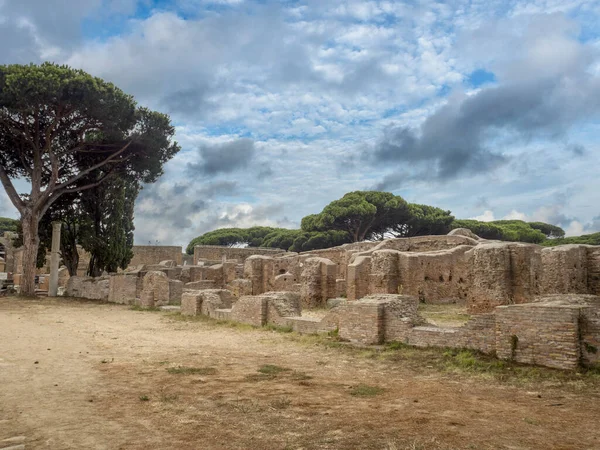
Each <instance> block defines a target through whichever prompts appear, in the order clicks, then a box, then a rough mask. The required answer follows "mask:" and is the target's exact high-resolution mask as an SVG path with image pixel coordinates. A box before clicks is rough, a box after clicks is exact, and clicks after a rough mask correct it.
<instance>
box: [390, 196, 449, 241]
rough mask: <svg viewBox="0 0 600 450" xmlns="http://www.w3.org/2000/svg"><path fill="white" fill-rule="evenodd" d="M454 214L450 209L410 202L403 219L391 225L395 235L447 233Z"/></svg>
mask: <svg viewBox="0 0 600 450" xmlns="http://www.w3.org/2000/svg"><path fill="white" fill-rule="evenodd" d="M453 221H454V216H453V215H452V214H451V213H450V211H445V210H443V209H441V208H436V207H435V206H429V205H418V204H416V203H410V204H409V205H408V214H407V215H406V217H405V220H404V221H402V222H398V223H396V224H394V225H392V226H391V229H390V231H391V232H392V234H393V235H394V236H395V237H413V236H428V235H436V234H448V232H450V230H451V229H452V222H453Z"/></svg>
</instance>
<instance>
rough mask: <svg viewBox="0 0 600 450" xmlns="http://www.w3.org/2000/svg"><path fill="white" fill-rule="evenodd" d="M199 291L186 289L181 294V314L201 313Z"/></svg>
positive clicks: (194, 314) (192, 314)
mask: <svg viewBox="0 0 600 450" xmlns="http://www.w3.org/2000/svg"><path fill="white" fill-rule="evenodd" d="M201 307H202V294H201V291H186V292H184V293H183V294H182V295H181V314H182V315H183V316H197V315H200V314H201Z"/></svg>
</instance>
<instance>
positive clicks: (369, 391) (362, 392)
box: [350, 384, 385, 397]
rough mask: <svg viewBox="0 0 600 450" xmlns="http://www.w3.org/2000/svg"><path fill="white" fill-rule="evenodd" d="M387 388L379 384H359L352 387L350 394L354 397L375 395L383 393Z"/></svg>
mask: <svg viewBox="0 0 600 450" xmlns="http://www.w3.org/2000/svg"><path fill="white" fill-rule="evenodd" d="M384 391H385V390H384V389H383V388H380V387H378V386H369V385H368V384H359V385H357V386H354V387H353V388H352V389H350V395H352V396H354V397H374V396H376V395H379V394H383V392H384Z"/></svg>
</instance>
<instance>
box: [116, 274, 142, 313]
mask: <svg viewBox="0 0 600 450" xmlns="http://www.w3.org/2000/svg"><path fill="white" fill-rule="evenodd" d="M141 280H142V278H141V277H140V276H139V274H138V273H134V274H118V275H112V276H111V277H110V281H109V293H108V301H109V302H111V303H120V304H125V305H133V304H134V303H135V301H136V299H137V298H138V297H139V293H140V291H141V289H140V287H141V282H140V281H141Z"/></svg>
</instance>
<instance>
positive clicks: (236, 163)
mask: <svg viewBox="0 0 600 450" xmlns="http://www.w3.org/2000/svg"><path fill="white" fill-rule="evenodd" d="M198 154H199V156H200V159H201V160H200V162H195V163H188V165H187V170H188V172H189V173H191V174H194V173H200V174H204V175H216V174H219V173H231V172H235V171H236V170H239V169H243V168H245V167H248V165H249V164H250V163H251V162H252V161H253V159H254V157H255V154H256V148H255V147H254V141H253V140H252V139H237V140H235V141H230V142H226V143H224V144H213V145H208V144H204V145H201V146H200V147H199V148H198Z"/></svg>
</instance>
